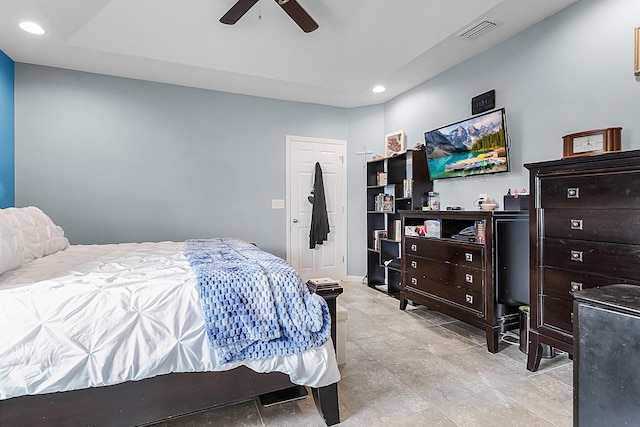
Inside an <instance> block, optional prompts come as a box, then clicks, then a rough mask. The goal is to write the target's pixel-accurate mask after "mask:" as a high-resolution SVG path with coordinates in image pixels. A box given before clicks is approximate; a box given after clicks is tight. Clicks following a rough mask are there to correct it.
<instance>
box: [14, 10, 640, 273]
mask: <svg viewBox="0 0 640 427" xmlns="http://www.w3.org/2000/svg"><path fill="white" fill-rule="evenodd" d="M638 16H640V2H638V1H637V0H580V1H578V2H577V3H576V4H574V5H572V6H571V7H569V8H567V9H565V10H564V11H562V12H560V13H559V14H556V15H554V16H552V17H551V18H549V19H547V20H545V21H543V22H541V23H540V24H537V25H535V26H533V27H531V28H530V29H528V30H526V31H524V32H523V33H521V34H519V35H518V36H516V37H514V38H512V39H510V40H508V41H506V42H505V43H503V44H501V45H499V46H497V47H496V48H494V49H492V50H490V51H488V52H485V53H483V54H481V55H479V56H478V57H476V58H473V59H471V60H469V61H466V62H465V63H463V64H461V65H459V66H457V67H455V68H453V69H451V70H449V71H447V72H445V73H443V74H441V75H440V76H438V77H436V78H434V79H432V80H429V81H427V82H425V83H423V84H422V85H420V86H419V87H416V88H415V89H413V90H411V91H408V92H407V93H405V94H403V95H401V96H399V97H397V98H396V99H394V100H392V101H390V102H388V103H386V104H384V105H378V106H372V107H362V108H354V109H348V110H344V109H339V108H333V107H325V106H319V105H311V104H301V103H292V102H285V101H276V100H268V99H262V98H254V97H247V96H240V95H231V94H225V93H219V92H210V91H203V90H197V89H189V88H184V87H177V86H170V85H162V84H157V83H150V82H143V81H137V80H127V79H121V78H115V77H107V76H99V75H92V74H86V73H79V72H72V71H65V70H58V69H53V68H45V67H38V66H30V65H24V64H16V205H18V206H23V205H27V204H36V205H39V206H42V207H43V208H44V209H45V210H46V211H47V212H49V213H51V215H52V216H53V217H54V218H55V220H56V221H58V222H60V223H61V225H62V226H63V227H65V229H66V230H67V231H68V234H69V236H70V238H71V240H72V241H73V242H75V243H78V242H84V243H89V242H96V243H103V242H120V241H139V240H162V239H172V240H178V239H185V238H189V237H207V236H219V235H236V236H239V237H243V238H245V239H247V240H254V241H257V242H259V243H260V245H261V246H262V247H264V248H266V249H269V250H271V251H272V252H274V253H276V254H278V255H280V256H284V251H285V247H286V242H285V223H284V211H282V210H271V203H270V201H271V199H273V198H284V193H285V170H284V167H285V143H284V141H285V135H287V134H290V135H298V136H312V137H320V138H336V139H347V140H348V156H347V158H348V181H349V190H348V200H349V212H348V219H347V221H348V257H349V258H348V274H349V275H351V276H362V275H363V274H364V272H365V270H366V269H365V261H366V250H365V246H366V245H365V242H366V237H365V231H366V230H365V226H364V222H365V200H364V198H365V179H364V176H365V175H364V169H363V168H362V157H361V156H358V155H357V154H356V153H357V152H358V151H361V150H362V147H363V144H366V146H367V148H368V149H371V150H373V151H374V154H382V152H383V137H384V134H385V133H386V132H391V131H394V130H398V129H404V130H405V131H406V133H407V141H408V146H413V145H415V143H416V142H422V138H423V133H424V131H426V130H430V129H433V128H436V127H439V126H442V125H445V124H448V123H451V122H454V121H457V120H461V119H464V118H466V117H469V116H470V115H471V112H470V108H469V104H470V99H471V97H473V96H475V95H478V94H480V93H482V92H485V91H486V90H489V89H495V90H496V94H497V95H496V97H497V103H498V107H505V108H506V110H507V121H508V132H509V135H510V138H511V154H512V169H513V171H512V172H510V173H508V174H499V175H494V176H488V177H484V178H481V179H480V178H465V179H455V180H445V181H438V182H436V184H435V187H436V190H437V191H439V192H440V193H441V198H442V204H443V206H447V205H460V206H463V207H465V208H466V209H473V200H474V199H475V198H476V197H477V195H478V193H488V194H489V195H490V196H491V197H494V198H497V199H498V200H501V197H502V195H503V194H504V193H505V192H506V191H507V189H509V188H521V187H528V185H529V184H528V173H527V171H526V170H525V169H524V168H523V167H522V165H523V163H528V162H534V161H539V160H551V159H558V158H560V157H561V156H562V136H563V135H565V134H567V133H571V132H577V131H581V130H586V129H596V128H603V127H610V126H622V127H623V149H624V150H630V149H638V148H640V123H638V117H640V115H639V113H640V80H638V79H637V78H635V77H634V76H633V28H634V27H635V26H638V25H640V22H639V21H638ZM368 158H370V156H369V157H368Z"/></svg>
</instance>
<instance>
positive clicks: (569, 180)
mask: <svg viewBox="0 0 640 427" xmlns="http://www.w3.org/2000/svg"><path fill="white" fill-rule="evenodd" d="M594 206H597V207H599V208H603V209H606V208H630V209H638V208H640V172H637V171H636V172H617V173H607V174H588V175H580V176H562V177H555V176H550V177H543V178H541V179H540V207H542V208H545V209H546V208H586V209H590V208H593V207H594Z"/></svg>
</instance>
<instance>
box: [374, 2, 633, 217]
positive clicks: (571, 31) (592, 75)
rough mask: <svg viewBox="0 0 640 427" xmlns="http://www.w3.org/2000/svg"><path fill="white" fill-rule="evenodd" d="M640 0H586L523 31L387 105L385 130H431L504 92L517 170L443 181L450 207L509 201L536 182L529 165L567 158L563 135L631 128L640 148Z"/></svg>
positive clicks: (629, 134)
mask: <svg viewBox="0 0 640 427" xmlns="http://www.w3.org/2000/svg"><path fill="white" fill-rule="evenodd" d="M639 18H640V2H638V1H637V0H580V1H578V2H577V3H575V4H574V5H572V6H570V7H569V8H567V9H565V10H564V11H561V12H560V13H558V14H556V15H554V16H552V17H550V18H548V19H547V20H545V21H543V22H541V23H539V24H537V25H535V26H533V27H531V28H529V29H528V30H526V31H524V32H523V33H521V34H519V35H517V36H516V37H514V38H512V39H510V40H507V41H506V42H504V43H502V44H501V45H499V46H497V47H495V48H493V49H491V50H490V51H488V52H485V53H483V54H481V55H479V56H477V57H475V58H472V59H471V60H468V61H466V62H465V63H463V64H461V65H459V66H457V67H455V68H453V69H451V70H449V71H447V72H445V73H443V74H441V75H440V76H438V77H436V78H434V79H432V80H429V81H428V82H425V83H423V84H422V85H420V86H419V87H417V88H415V89H413V90H411V91H409V92H407V93H405V94H403V95H402V96H400V97H398V98H396V99H394V100H393V101H391V102H388V103H387V104H386V105H385V132H390V131H393V130H395V129H402V128H403V129H405V131H406V132H407V137H408V142H409V145H412V143H413V142H414V141H420V140H421V139H422V137H423V133H424V131H428V130H432V129H435V128H438V127H440V126H442V125H447V124H449V123H452V122H455V121H458V120H462V119H464V118H466V117H470V116H471V108H470V100H471V98H472V97H473V96H475V95H478V94H481V93H483V92H485V91H487V90H491V89H495V90H496V102H497V107H505V108H506V112H507V130H508V133H509V136H510V139H511V150H510V152H511V155H512V157H511V166H512V172H511V173H509V174H498V175H491V176H485V177H483V178H474V177H469V178H462V179H451V180H439V181H436V183H435V190H436V191H439V192H440V194H441V201H442V204H443V206H451V205H459V206H463V207H464V208H466V209H473V208H474V206H473V201H474V200H475V199H476V198H477V197H478V194H479V193H487V194H489V196H490V197H492V198H496V199H498V201H501V200H502V196H503V195H504V194H505V193H506V192H507V190H508V189H509V188H511V189H513V188H522V187H527V188H528V187H529V182H528V178H529V174H528V171H527V170H526V169H525V168H523V166H522V165H523V164H524V163H529V162H535V161H541V160H552V159H559V158H561V157H562V136H563V135H566V134H569V133H573V132H579V131H583V130H588V129H599V128H606V127H612V126H622V128H623V131H622V135H623V141H622V147H623V150H630V149H638V148H640V121H639V118H640V84H639V83H640V80H638V79H636V78H635V77H634V76H633V29H634V27H636V26H640V20H639Z"/></svg>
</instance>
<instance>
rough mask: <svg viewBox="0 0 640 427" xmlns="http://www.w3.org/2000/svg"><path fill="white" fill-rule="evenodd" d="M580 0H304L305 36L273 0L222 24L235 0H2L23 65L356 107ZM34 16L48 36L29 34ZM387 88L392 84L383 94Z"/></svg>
mask: <svg viewBox="0 0 640 427" xmlns="http://www.w3.org/2000/svg"><path fill="white" fill-rule="evenodd" d="M575 1H577V0H536V1H530V0H502V1H501V0H455V1H446V2H444V1H441V0H399V1H389V0H348V1H347V0H298V2H299V3H300V4H301V5H302V7H303V8H304V9H305V10H306V11H307V12H308V13H309V14H310V15H311V16H312V17H313V18H314V20H315V21H316V22H318V24H319V25H320V28H319V29H318V30H316V31H314V32H312V33H303V32H302V31H301V30H300V28H299V27H298V26H297V25H296V24H295V23H294V22H293V21H292V20H291V18H290V17H289V16H288V15H287V14H286V13H284V11H283V10H282V9H281V8H280V6H278V4H277V2H275V1H272V0H261V1H259V2H258V4H256V5H255V6H254V7H253V8H252V9H251V10H249V12H248V13H247V14H246V15H244V16H243V17H242V18H241V19H240V20H239V21H238V22H237V23H236V24H235V25H224V24H221V23H220V22H219V21H218V20H219V19H220V17H221V16H222V15H224V14H225V13H226V12H227V11H228V10H229V8H231V6H233V4H235V0H189V1H184V0H136V1H131V0H2V1H0V50H2V51H4V52H5V53H6V54H7V55H9V56H10V57H11V58H12V59H13V60H14V61H16V62H24V63H31V64H41V65H47V66H53V67H61V68H68V69H74V70H81V71H89V72H94V73H100V74H108V75H115V76H123V77H131V78H137V79H144V80H150V81H157V82H165V83H172V84H178V85H184V86H192V87H198V88H205V89H213V90H220V91H225V92H233V93H241V94H247V95H255V96H262V97H268V98H276V99H285V100H292V101H301V102H310V103H318V104H325V105H333V106H339V107H356V106H363V105H371V104H379V103H382V102H386V101H388V100H389V99H391V98H393V97H395V96H397V95H399V94H401V93H403V92H405V91H407V90H409V89H411V88H413V87H415V86H417V85H419V84H420V83H422V82H424V81H426V80H428V79H430V78H432V77H434V76H436V75H438V74H440V73H441V72H443V71H445V70H447V69H448V68H450V67H452V66H454V65H456V64H459V63H460V62H462V61H464V60H466V59H468V58H470V57H472V56H474V55H477V54H478V53H481V52H483V51H485V50H487V49H489V48H491V47H493V46H495V45H497V44H498V43H500V42H502V41H504V40H506V39H507V38H509V37H511V36H513V35H515V34H517V33H518V32H520V31H522V30H524V29H525V28H527V27H529V26H531V25H533V24H535V23H536V22H538V21H541V20H543V19H544V18H546V17H548V16H550V15H552V14H554V13H556V12H558V11H559V10H561V9H564V8H565V7H567V6H568V5H570V4H571V3H573V2H575ZM259 15H260V16H261V19H258V17H259ZM23 20H33V21H36V22H38V23H40V24H41V25H42V26H43V27H44V29H45V30H46V34H45V35H43V36H34V35H31V34H27V33H25V32H23V31H22V30H20V29H19V28H18V23H19V22H21V21H23ZM487 23H493V24H495V25H490V24H487ZM478 25H480V26H479V27H478ZM468 31H471V36H467V37H462V36H461V34H463V33H464V32H468ZM377 84H382V85H384V86H385V87H386V88H387V90H386V91H385V92H383V93H378V94H374V93H372V92H371V89H372V88H373V86H375V85H377Z"/></svg>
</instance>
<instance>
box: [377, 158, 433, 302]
mask: <svg viewBox="0 0 640 427" xmlns="http://www.w3.org/2000/svg"><path fill="white" fill-rule="evenodd" d="M380 174H383V177H384V178H385V179H383V180H382V181H381V180H380V178H379V176H380ZM408 183H410V187H411V191H408V188H407V186H408V185H409V184H408ZM432 189H433V183H432V182H431V181H429V174H428V171H427V157H426V153H425V151H424V149H421V150H407V151H406V152H404V153H402V154H398V155H396V156H393V157H388V158H385V159H378V160H372V161H370V162H367V284H368V286H369V287H372V288H375V289H377V290H379V291H381V292H385V293H387V294H389V295H392V296H395V297H399V295H400V288H401V282H402V274H401V268H400V259H401V256H402V253H401V240H402V238H401V236H402V234H403V233H402V226H401V223H402V219H401V217H400V214H399V213H398V212H399V211H406V210H420V209H422V206H423V204H424V203H425V201H426V198H427V193H428V192H429V191H432ZM380 194H386V195H388V196H392V197H393V203H391V204H387V206H386V208H387V209H385V210H382V209H381V207H380V206H379V205H378V206H377V205H376V198H377V197H378V196H379V195H380ZM376 231H379V232H385V233H386V236H385V237H380V238H378V239H376V237H375V236H376ZM378 234H380V233H378Z"/></svg>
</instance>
